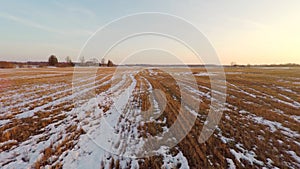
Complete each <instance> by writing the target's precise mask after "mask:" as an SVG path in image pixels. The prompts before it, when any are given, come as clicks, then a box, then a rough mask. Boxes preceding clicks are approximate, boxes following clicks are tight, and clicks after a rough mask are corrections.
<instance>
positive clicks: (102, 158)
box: [0, 67, 300, 169]
mask: <svg viewBox="0 0 300 169" xmlns="http://www.w3.org/2000/svg"><path fill="white" fill-rule="evenodd" d="M92 69H93V70H95V68H77V69H76V70H75V69H74V68H40V69H39V68H36V69H1V70H0V93H1V95H0V107H1V109H0V168H43V167H45V168H47V167H49V168H62V167H63V168H183V169H185V168H263V167H265V168H300V111H299V110H300V69H299V68H263V67H262V68H225V73H226V81H227V82H226V87H227V93H226V104H225V107H226V108H225V109H224V110H223V114H222V118H221V120H220V122H219V124H218V126H217V127H216V129H215V131H214V133H213V135H212V136H211V137H210V138H209V139H208V140H207V141H206V142H205V143H199V142H198V137H199V135H200V132H201V129H202V127H203V125H204V122H205V120H206V118H207V115H208V112H209V108H210V104H211V93H212V91H211V90H210V78H209V75H210V76H213V74H208V73H207V72H206V71H205V69H203V68H192V69H191V72H186V71H184V70H183V69H180V68H170V71H171V72H172V74H168V73H166V72H164V71H161V70H160V69H159V68H144V69H141V71H139V72H137V71H134V70H133V69H131V68H123V69H124V70H122V74H118V75H117V76H116V75H114V72H115V68H97V70H96V76H95V74H94V73H91V72H92V71H91V70H92ZM74 72H76V75H74ZM187 74H190V75H193V77H194V78H195V80H196V81H197V86H196V88H195V86H193V85H191V83H192V82H191V81H190V79H188V78H186V79H185V77H186V75H187ZM172 75H177V76H181V77H182V78H181V81H177V82H176V81H175V80H174V78H173V77H172ZM179 83H180V86H182V87H183V90H179ZM156 89H158V90H159V91H161V92H154V91H155V90H156ZM128 93H129V94H130V95H129V96H128V95H127V94H128ZM182 94H186V95H190V96H192V97H189V99H190V100H185V101H184V105H185V106H184V109H182V110H180V106H181V103H182V102H183V100H181V95H182ZM195 96H196V97H195ZM163 102H166V104H165V105H163V106H162V105H160V103H163ZM195 103H196V104H199V105H198V106H199V111H197V112H195V111H193V107H194V105H193V104H195ZM196 107H197V106H196ZM116 108H117V109H118V110H116ZM161 110H162V112H161V113H160V111H161ZM179 111H182V112H183V113H184V118H183V120H181V121H180V123H188V122H189V119H190V117H192V116H193V117H195V118H196V121H195V123H194V124H193V126H192V128H191V130H189V131H188V133H186V135H185V137H184V138H183V139H182V140H180V141H178V144H176V145H175V146H174V147H169V146H167V145H165V146H160V147H155V146H156V145H157V144H156V142H155V141H152V142H151V143H148V145H149V144H150V145H151V146H153V147H152V148H153V149H156V148H157V149H158V151H156V152H155V155H154V156H151V157H144V158H129V157H126V156H122V155H124V154H126V152H128V151H132V149H134V148H136V147H140V148H141V149H143V146H144V144H146V143H145V142H143V141H142V140H143V138H144V139H145V138H148V137H155V136H156V137H157V140H159V139H160V138H159V135H163V134H164V133H167V132H168V131H169V129H170V127H171V126H172V124H173V123H174V122H175V121H176V118H177V116H178V114H179ZM105 124H109V125H110V126H111V128H110V130H109V131H107V130H105V129H107V128H106V127H105ZM179 125H181V126H183V127H184V126H185V124H179ZM184 131H185V129H184V128H183V129H182V131H178V133H181V132H184ZM111 133H115V134H116V135H117V136H118V137H114V138H110V137H111V135H110V134H111ZM104 138H105V139H104ZM106 139H107V140H108V142H107V143H104V141H105V140H106ZM99 144H103V145H108V147H113V149H114V150H115V151H116V152H117V153H111V152H109V151H106V150H105V149H103V148H101V145H100V146H99ZM130 148H132V149H130Z"/></svg>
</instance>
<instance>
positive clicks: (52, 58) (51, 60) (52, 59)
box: [48, 55, 115, 67]
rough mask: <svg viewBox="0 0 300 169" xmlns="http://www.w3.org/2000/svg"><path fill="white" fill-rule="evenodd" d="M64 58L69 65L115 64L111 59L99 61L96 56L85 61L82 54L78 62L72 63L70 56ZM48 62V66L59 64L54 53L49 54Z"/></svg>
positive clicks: (105, 65) (108, 65) (109, 65)
mask: <svg viewBox="0 0 300 169" xmlns="http://www.w3.org/2000/svg"><path fill="white" fill-rule="evenodd" d="M65 60H66V62H65V63H66V64H68V65H70V66H75V65H78V66H103V67H113V66H115V64H114V63H113V62H112V61H111V60H108V61H107V62H106V60H105V59H104V58H103V59H102V60H101V62H99V61H98V60H97V59H96V58H94V59H91V60H88V61H85V58H84V56H82V57H80V58H79V60H80V62H79V63H74V62H73V61H72V60H71V57H70V56H67V57H66V59H65ZM48 64H49V66H57V65H58V64H59V62H58V59H57V57H56V56H55V55H51V56H49V58H48Z"/></svg>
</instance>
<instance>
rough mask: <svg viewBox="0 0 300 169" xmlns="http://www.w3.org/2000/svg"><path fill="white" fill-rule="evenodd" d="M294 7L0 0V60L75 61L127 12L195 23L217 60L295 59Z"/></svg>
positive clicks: (298, 19)
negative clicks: (97, 34)
mask: <svg viewBox="0 0 300 169" xmlns="http://www.w3.org/2000/svg"><path fill="white" fill-rule="evenodd" d="M299 9H300V1H298V0H289V1H282V0H253V1H238V0H226V1H225V0H223V1H221V0H214V1H204V0H203V1H196V0H194V1H192V0H188V1H179V0H177V1H144V0H139V1H138V0H136V1H97V0H87V1H75V0H73V1H71V0H70V1H66V0H61V1H58V0H56V1H55V0H53V1H38V0H35V1H34V0H27V1H20V0H19V1H17V0H10V1H4V0H2V1H0V25H1V26H0V37H1V38H0V45H1V50H0V60H16V61H27V60H41V61H43V60H47V58H48V56H49V55H50V54H56V55H57V56H58V58H59V60H60V61H64V58H65V57H66V56H71V57H72V59H73V60H77V56H78V54H79V52H80V49H81V47H82V46H83V45H84V43H85V42H86V40H87V39H88V38H89V37H90V36H91V35H92V33H93V32H95V31H96V30H97V29H98V28H99V27H101V26H103V25H104V24H106V23H108V22H110V21H112V20H114V19H117V18H119V17H122V16H125V15H129V14H133V13H139V12H163V13H169V14H172V15H176V16H179V17H182V18H184V19H186V20H188V21H189V22H191V23H192V24H193V25H195V26H196V27H197V28H198V29H199V30H200V31H201V32H202V33H203V34H205V35H206V37H207V38H208V39H209V40H210V41H211V43H212V45H213V46H214V47H215V49H216V51H217V53H218V55H219V57H220V60H221V62H222V63H223V64H229V63H230V62H232V61H234V62H237V63H241V64H247V63H251V64H260V63H289V62H294V63H300V48H299V45H300V31H299V30H300V10H299ZM183 57H185V56H183ZM162 59H163V58H162ZM190 62H197V61H196V60H195V61H190Z"/></svg>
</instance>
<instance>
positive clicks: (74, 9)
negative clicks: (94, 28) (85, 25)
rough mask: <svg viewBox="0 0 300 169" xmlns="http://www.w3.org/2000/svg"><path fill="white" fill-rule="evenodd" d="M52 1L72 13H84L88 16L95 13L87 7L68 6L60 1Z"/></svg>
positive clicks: (91, 16)
mask: <svg viewBox="0 0 300 169" xmlns="http://www.w3.org/2000/svg"><path fill="white" fill-rule="evenodd" d="M53 3H54V4H55V5H56V6H58V7H60V8H63V9H64V10H65V11H68V12H72V13H80V14H82V15H85V16H87V17H89V18H94V17H95V16H96V15H95V13H94V12H92V11H91V10H89V9H87V8H83V7H79V6H69V5H66V4H63V3H61V2H58V1H53Z"/></svg>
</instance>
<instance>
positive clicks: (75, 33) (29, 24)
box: [0, 13, 93, 35]
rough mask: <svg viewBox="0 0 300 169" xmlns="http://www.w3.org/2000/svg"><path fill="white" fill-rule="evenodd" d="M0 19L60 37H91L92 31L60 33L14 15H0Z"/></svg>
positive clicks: (60, 31)
mask: <svg viewBox="0 0 300 169" xmlns="http://www.w3.org/2000/svg"><path fill="white" fill-rule="evenodd" d="M0 17H1V18H4V19H8V20H10V21H14V22H16V23H19V24H23V25H26V26H29V27H32V28H36V29H40V30H43V31H47V32H51V33H56V34H60V35H92V34H93V31H89V30H73V31H72V30H71V31H69V30H68V31H62V30H58V29H54V28H51V27H48V26H45V25H42V24H39V23H37V22H33V21H30V20H27V19H25V18H21V17H17V16H14V15H11V14H7V13H0Z"/></svg>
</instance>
